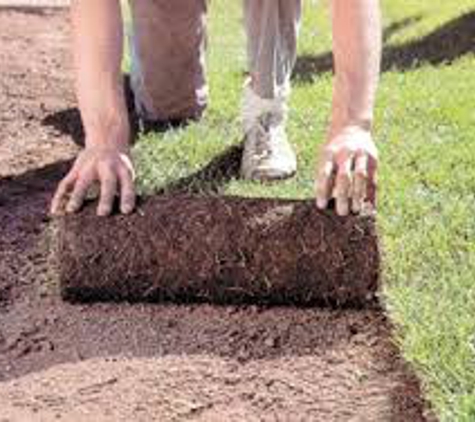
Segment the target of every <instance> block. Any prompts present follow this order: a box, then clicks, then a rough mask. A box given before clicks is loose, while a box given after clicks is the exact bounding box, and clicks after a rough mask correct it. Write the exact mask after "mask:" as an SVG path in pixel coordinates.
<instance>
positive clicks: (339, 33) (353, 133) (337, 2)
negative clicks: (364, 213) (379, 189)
mask: <svg viewBox="0 0 475 422" xmlns="http://www.w3.org/2000/svg"><path fill="white" fill-rule="evenodd" d="M332 16H333V49H334V52H333V54H334V58H335V73H336V76H335V84H334V93H333V105H332V116H331V121H330V125H329V129H328V134H327V143H326V144H325V146H324V148H323V150H322V152H321V160H320V165H319V167H318V174H317V204H318V206H319V207H320V208H325V207H326V206H327V203H328V199H329V198H330V197H331V196H332V194H333V195H334V196H335V198H336V202H337V212H338V213H339V214H340V215H346V214H347V213H348V212H349V209H350V205H351V208H352V209H353V211H355V212H358V211H359V210H360V209H361V206H362V203H363V201H364V200H365V199H368V200H370V201H371V202H374V193H375V178H376V174H375V173H376V166H377V150H376V146H375V144H374V142H373V139H372V134H371V129H372V124H373V108H374V102H375V96H376V90H377V86H378V80H379V71H380V61H381V17H380V8H379V1H378V0H351V1H348V0H333V11H332Z"/></svg>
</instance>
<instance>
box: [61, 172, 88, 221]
mask: <svg viewBox="0 0 475 422" xmlns="http://www.w3.org/2000/svg"><path fill="white" fill-rule="evenodd" d="M92 182H93V179H92V178H91V177H89V176H82V177H78V179H77V180H76V184H75V185H74V189H73V192H72V193H71V197H70V198H69V202H68V205H67V206H66V211H67V212H68V213H74V212H77V211H79V209H80V208H81V206H82V204H83V202H84V198H85V197H86V194H87V190H88V189H89V186H90V185H91V183H92Z"/></svg>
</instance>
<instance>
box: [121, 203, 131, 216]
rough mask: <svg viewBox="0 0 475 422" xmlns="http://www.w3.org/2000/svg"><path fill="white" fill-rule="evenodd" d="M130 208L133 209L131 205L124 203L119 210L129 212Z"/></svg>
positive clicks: (124, 212) (123, 212)
mask: <svg viewBox="0 0 475 422" xmlns="http://www.w3.org/2000/svg"><path fill="white" fill-rule="evenodd" d="M132 210H133V207H132V205H130V204H127V205H124V206H123V207H122V210H121V211H122V214H130V213H131V212H132Z"/></svg>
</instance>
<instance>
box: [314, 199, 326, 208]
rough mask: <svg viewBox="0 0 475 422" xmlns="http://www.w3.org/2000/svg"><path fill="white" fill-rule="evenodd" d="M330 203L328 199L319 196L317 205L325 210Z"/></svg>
mask: <svg viewBox="0 0 475 422" xmlns="http://www.w3.org/2000/svg"><path fill="white" fill-rule="evenodd" d="M327 205H328V201H327V200H326V199H323V198H318V199H317V207H318V208H320V209H321V210H324V209H325V208H326V207H327Z"/></svg>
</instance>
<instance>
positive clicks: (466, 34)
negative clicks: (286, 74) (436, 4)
mask: <svg viewBox="0 0 475 422" xmlns="http://www.w3.org/2000/svg"><path fill="white" fill-rule="evenodd" d="M420 20H421V16H415V17H412V18H407V19H404V20H401V21H398V22H396V23H394V24H392V25H390V26H389V27H387V28H386V29H385V30H384V34H383V39H384V42H385V43H386V42H387V41H388V40H389V38H390V37H391V36H392V35H394V34H395V33H397V32H399V31H401V30H403V29H405V28H407V27H408V26H410V25H413V24H415V23H417V22H418V21H420ZM474 52H475V12H468V13H466V14H464V15H462V16H459V17H457V18H455V19H453V20H451V21H449V22H447V23H446V24H444V25H443V26H441V27H439V28H437V29H436V30H434V31H433V32H431V33H429V34H427V35H426V36H424V37H422V38H420V39H415V40H412V41H408V42H406V43H404V44H402V45H395V46H391V45H389V46H385V47H384V50H383V58H382V70H383V71H384V72H387V71H391V70H395V71H401V72H405V71H410V70H414V69H417V68H419V67H421V66H424V65H428V64H429V65H433V66H437V65H441V64H450V63H452V62H453V61H455V60H457V59H458V58H460V57H462V56H464V55H466V54H469V53H474ZM332 71H333V55H332V53H331V52H327V53H323V54H320V55H317V56H313V55H303V56H300V57H299V58H298V59H297V63H296V66H295V70H294V75H293V79H294V80H295V81H296V82H301V83H308V82H312V81H313V79H314V78H315V77H316V76H318V75H320V74H323V73H327V72H332Z"/></svg>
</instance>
